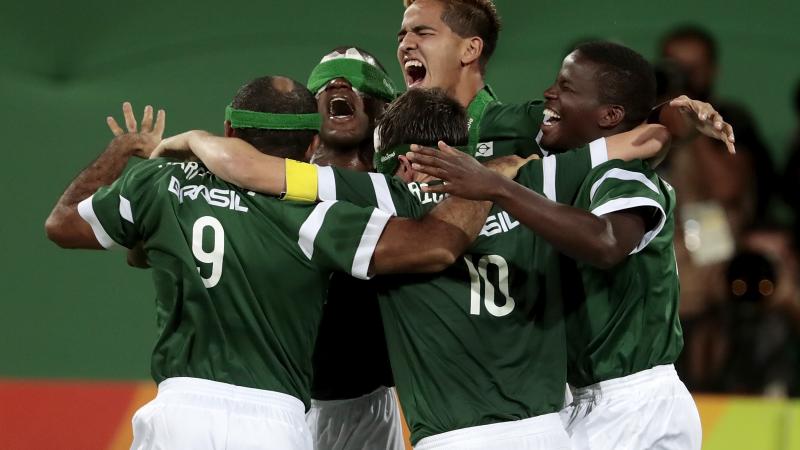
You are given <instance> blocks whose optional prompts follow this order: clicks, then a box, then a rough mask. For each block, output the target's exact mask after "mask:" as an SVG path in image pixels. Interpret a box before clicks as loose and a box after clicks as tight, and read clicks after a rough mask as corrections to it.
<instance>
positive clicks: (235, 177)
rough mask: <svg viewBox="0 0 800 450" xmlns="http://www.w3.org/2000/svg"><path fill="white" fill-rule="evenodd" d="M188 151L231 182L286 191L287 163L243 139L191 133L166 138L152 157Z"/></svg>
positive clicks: (268, 191) (267, 191)
mask: <svg viewBox="0 0 800 450" xmlns="http://www.w3.org/2000/svg"><path fill="white" fill-rule="evenodd" d="M186 152H191V153H193V154H194V155H195V156H196V157H197V158H198V159H200V161H202V162H203V165H205V166H206V167H207V168H208V170H210V171H211V172H213V173H214V175H216V176H218V177H220V178H222V179H223V180H225V181H227V182H229V183H233V184H235V185H237V186H239V187H242V188H244V189H248V190H251V191H255V192H261V193H263V194H270V195H278V194H280V193H281V192H285V187H286V172H285V167H286V160H285V159H284V158H279V157H276V156H270V155H266V154H264V153H261V152H260V151H258V149H256V148H255V147H253V146H252V145H250V144H248V143H247V142H245V141H243V140H241V139H239V138H227V137H219V136H214V135H212V134H211V133H208V132H206V131H201V130H194V131H187V132H186V133H183V134H179V135H176V136H173V137H171V138H167V139H164V141H162V142H161V144H160V145H159V146H158V147H156V149H155V150H154V151H153V154H152V156H151V158H157V157H159V156H168V155H173V154H175V153H186Z"/></svg>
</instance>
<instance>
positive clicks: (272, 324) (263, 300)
mask: <svg viewBox="0 0 800 450" xmlns="http://www.w3.org/2000/svg"><path fill="white" fill-rule="evenodd" d="M79 210H80V213H81V216H82V217H83V218H84V219H85V220H86V221H87V222H88V223H89V224H91V225H92V229H93V230H94V233H95V235H96V237H97V239H98V241H99V242H100V243H101V244H102V245H103V246H104V247H106V248H111V247H122V248H131V247H133V246H134V245H136V244H137V243H138V242H143V243H144V249H145V251H146V253H147V258H148V262H149V264H150V266H151V267H152V274H153V280H154V283H155V287H156V308H157V326H158V330H159V337H158V341H157V342H156V345H155V348H154V350H153V355H152V375H153V378H154V379H155V380H156V382H160V381H162V380H164V379H166V378H170V377H180V376H187V377H197V378H205V379H210V380H215V381H221V382H225V383H231V384H235V385H239V386H246V387H253V388H258V389H267V390H272V391H277V392H283V393H287V394H289V395H293V396H295V397H297V398H299V399H301V400H302V401H303V402H305V403H306V404H308V401H309V390H310V383H311V354H312V350H313V347H314V343H315V340H316V335H317V330H318V324H319V321H320V316H321V310H322V305H323V302H324V300H325V295H326V291H327V286H328V282H329V279H330V275H331V273H332V272H333V271H342V272H345V273H348V274H351V275H352V276H354V277H357V278H361V279H366V278H368V276H369V274H368V269H369V263H370V261H371V259H372V255H373V253H374V250H375V247H376V245H377V242H378V239H379V238H380V235H381V233H382V232H383V229H384V227H385V225H386V223H387V221H388V220H389V218H390V217H391V214H389V213H387V212H384V211H381V210H378V209H376V208H363V207H357V206H354V205H352V204H349V203H346V202H341V201H328V202H322V203H319V204H313V205H309V204H302V203H292V202H282V201H279V200H277V199H275V198H271V197H266V196H262V195H258V194H255V193H253V192H248V191H245V190H242V189H240V188H238V187H236V186H233V185H230V184H228V183H226V182H224V181H222V180H220V179H218V178H216V177H215V176H214V175H213V174H211V173H209V172H208V171H207V170H206V169H205V168H204V167H203V166H200V165H198V164H196V163H179V162H175V161H172V160H168V159H157V160H152V161H144V162H142V163H139V164H137V165H136V166H134V167H133V168H131V169H130V170H129V171H127V172H126V173H125V175H124V176H123V177H122V178H120V179H119V180H117V181H116V182H115V183H114V184H113V185H111V186H109V187H104V188H101V189H99V190H98V191H97V192H96V193H95V194H94V195H93V196H92V197H90V198H89V199H86V200H84V201H83V202H81V204H80V206H79Z"/></svg>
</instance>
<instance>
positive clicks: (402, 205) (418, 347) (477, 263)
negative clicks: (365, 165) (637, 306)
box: [319, 149, 591, 443]
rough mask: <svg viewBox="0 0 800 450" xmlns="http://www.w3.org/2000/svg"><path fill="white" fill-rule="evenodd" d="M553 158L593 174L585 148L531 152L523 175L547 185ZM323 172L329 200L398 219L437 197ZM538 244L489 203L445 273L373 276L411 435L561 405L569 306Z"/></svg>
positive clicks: (393, 182) (378, 179) (384, 180)
mask: <svg viewBox="0 0 800 450" xmlns="http://www.w3.org/2000/svg"><path fill="white" fill-rule="evenodd" d="M556 160H559V162H563V164H561V163H560V164H558V167H562V168H563V170H566V169H567V168H569V170H570V171H572V172H579V171H582V173H583V174H586V173H588V171H589V170H590V168H591V156H590V151H589V150H588V149H584V150H581V151H578V152H570V153H565V154H563V155H557V156H551V157H549V158H546V159H545V160H542V161H533V162H531V163H529V164H527V165H526V166H525V167H523V168H522V170H521V171H520V175H519V177H518V181H520V182H521V183H525V184H527V185H539V186H542V185H544V184H545V182H544V181H543V179H544V178H547V177H549V178H553V179H555V178H554V177H552V176H551V175H552V174H551V173H550V169H553V170H556V168H557V166H556V164H555V161H556ZM546 167H547V169H546ZM322 169H323V170H321V172H320V175H319V190H320V198H321V199H323V198H327V199H347V200H349V201H353V202H354V203H356V204H360V205H364V206H368V205H381V207H382V208H385V209H386V210H387V211H390V212H393V213H395V214H397V215H400V216H417V215H418V214H419V213H420V210H421V209H424V206H423V205H421V204H420V203H421V202H420V200H422V201H426V200H430V202H429V203H435V199H434V198H433V197H426V196H425V195H424V193H422V192H421V190H420V189H419V186H418V185H417V184H411V185H410V188H407V187H406V186H404V184H403V183H402V182H400V181H399V180H397V179H390V178H388V177H384V176H383V175H376V174H364V173H358V172H351V171H347V170H341V169H336V168H322ZM562 179H566V177H563V178H562ZM579 185H580V183H578V186H579ZM575 189H577V187H576V188H575ZM323 192H325V194H324V195H323V194H322V193H323ZM536 246H537V242H536V238H535V236H534V235H533V233H532V232H531V231H530V230H529V229H527V228H526V227H524V226H520V223H519V222H517V221H516V220H515V219H514V218H513V217H511V216H510V215H509V214H508V213H506V212H505V211H503V210H501V209H500V208H498V207H493V208H492V210H491V212H490V214H489V217H488V218H487V220H486V224H485V226H484V227H483V229H482V231H481V233H480V235H479V237H478V239H477V240H476V241H475V243H474V244H473V246H472V247H471V248H470V250H469V251H468V252H467V254H465V255H464V257H463V258H461V259H460V260H458V261H457V262H456V263H455V264H454V265H453V266H451V267H449V268H448V269H446V270H445V271H443V272H441V273H438V274H430V275H393V276H382V277H378V278H377V279H376V280H375V283H376V284H377V285H378V295H379V298H380V301H379V303H380V307H381V313H382V317H383V321H384V328H385V331H386V340H387V344H388V348H389V357H390V360H391V364H392V370H393V372H394V378H395V382H396V385H397V390H398V394H399V396H400V402H401V404H402V405H403V410H404V412H405V415H406V419H407V421H408V424H409V428H410V430H411V439H412V442H414V443H416V442H417V441H419V440H420V439H422V438H424V437H427V436H431V435H435V434H439V433H444V432H447V431H451V430H456V429H461V428H467V427H472V426H478V425H485V424H490V423H496V422H504V421H512V420H519V419H525V418H529V417H533V416H537V415H542V414H548V413H553V412H557V411H558V410H559V409H560V408H561V407H562V406H563V401H564V385H565V382H566V342H565V337H564V324H563V317H562V311H563V310H562V305H561V302H560V299H559V298H557V297H552V296H547V295H544V289H545V287H544V286H543V285H542V283H541V281H542V279H543V272H542V271H541V270H539V268H538V267H537V261H538V258H537V254H536V250H535V249H536Z"/></svg>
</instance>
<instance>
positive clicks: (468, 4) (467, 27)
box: [403, 0, 502, 73]
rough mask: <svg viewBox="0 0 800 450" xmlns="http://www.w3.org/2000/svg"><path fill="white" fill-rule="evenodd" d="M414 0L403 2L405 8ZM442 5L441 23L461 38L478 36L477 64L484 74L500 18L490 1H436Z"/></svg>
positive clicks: (496, 35)
mask: <svg viewBox="0 0 800 450" xmlns="http://www.w3.org/2000/svg"><path fill="white" fill-rule="evenodd" d="M414 1H415V0H403V5H405V7H406V8H408V7H409V6H411V4H413V3H414ZM438 1H440V2H441V3H442V4H443V5H444V12H443V13H442V22H444V23H446V24H447V26H449V27H450V29H451V30H453V32H455V33H456V34H457V35H459V36H461V37H462V38H467V37H472V36H478V37H480V38H481V40H483V52H481V56H480V59H479V60H478V64H479V66H480V69H481V73H485V72H486V65H487V64H488V63H489V59H490V58H491V57H492V55H493V54H494V51H495V49H496V48H497V40H498V39H499V37H500V29H501V28H502V25H501V23H500V16H499V15H498V14H497V8H496V7H495V6H494V2H492V0H438Z"/></svg>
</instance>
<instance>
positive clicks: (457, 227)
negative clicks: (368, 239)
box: [373, 197, 491, 273]
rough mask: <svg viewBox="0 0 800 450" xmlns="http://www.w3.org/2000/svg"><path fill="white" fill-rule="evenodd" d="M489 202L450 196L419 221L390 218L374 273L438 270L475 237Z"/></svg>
mask: <svg viewBox="0 0 800 450" xmlns="http://www.w3.org/2000/svg"><path fill="white" fill-rule="evenodd" d="M490 208H491V203H489V202H475V201H470V200H464V199H461V198H456V197H450V198H448V199H446V200H445V201H444V202H442V203H441V204H440V205H438V206H437V207H436V208H434V209H433V211H431V212H430V214H428V215H426V216H425V217H424V218H422V219H421V220H413V219H392V220H391V221H389V223H388V224H387V226H386V230H385V231H384V233H383V235H382V236H381V240H380V241H379V242H378V246H377V247H376V250H375V255H374V257H373V268H374V270H375V273H431V272H440V271H442V270H444V269H446V268H447V267H448V266H450V265H451V264H453V263H454V262H455V261H456V259H457V258H458V257H459V256H460V255H461V254H462V253H464V251H465V250H466V249H467V247H469V245H470V244H472V242H473V241H474V240H475V238H476V237H477V236H478V233H480V231H481V229H482V228H483V225H484V223H485V222H486V215H487V214H488V213H489V209H490Z"/></svg>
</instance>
